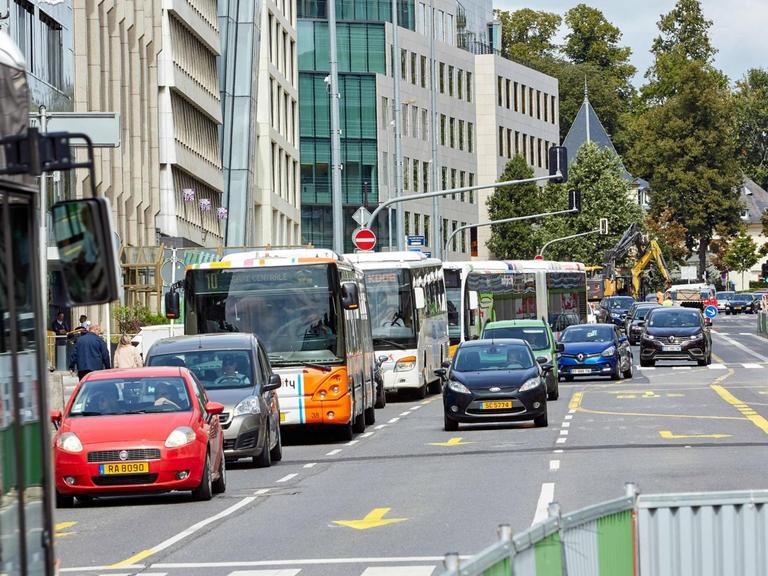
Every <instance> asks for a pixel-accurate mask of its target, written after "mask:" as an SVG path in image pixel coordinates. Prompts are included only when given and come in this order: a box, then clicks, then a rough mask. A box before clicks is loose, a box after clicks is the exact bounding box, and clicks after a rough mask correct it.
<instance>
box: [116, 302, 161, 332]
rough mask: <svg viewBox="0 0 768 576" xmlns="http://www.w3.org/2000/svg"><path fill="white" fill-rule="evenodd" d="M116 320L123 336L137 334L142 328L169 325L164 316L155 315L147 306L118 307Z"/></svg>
mask: <svg viewBox="0 0 768 576" xmlns="http://www.w3.org/2000/svg"><path fill="white" fill-rule="evenodd" d="M115 320H117V325H118V328H119V330H120V333H121V334H136V333H137V332H138V331H139V329H140V328H141V327H142V326H153V325H157V324H167V323H168V319H167V318H166V317H165V316H163V315H162V314H155V313H153V312H152V311H151V310H150V309H149V308H147V307H146V306H118V307H117V311H116V312H115Z"/></svg>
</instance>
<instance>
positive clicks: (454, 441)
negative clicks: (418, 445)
mask: <svg viewBox="0 0 768 576" xmlns="http://www.w3.org/2000/svg"><path fill="white" fill-rule="evenodd" d="M463 444H474V442H462V441H461V438H460V437H459V438H451V439H450V440H448V441H447V442H430V443H429V445H430V446H461V445H463Z"/></svg>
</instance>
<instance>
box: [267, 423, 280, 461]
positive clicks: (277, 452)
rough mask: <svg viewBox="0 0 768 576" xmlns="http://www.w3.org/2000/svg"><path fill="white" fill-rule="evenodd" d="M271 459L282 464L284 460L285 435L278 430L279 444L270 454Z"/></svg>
mask: <svg viewBox="0 0 768 576" xmlns="http://www.w3.org/2000/svg"><path fill="white" fill-rule="evenodd" d="M269 458H270V460H272V462H280V460H282V459H283V434H282V433H281V432H280V429H279V428H278V429H277V443H276V444H275V447H274V448H272V450H270V452H269Z"/></svg>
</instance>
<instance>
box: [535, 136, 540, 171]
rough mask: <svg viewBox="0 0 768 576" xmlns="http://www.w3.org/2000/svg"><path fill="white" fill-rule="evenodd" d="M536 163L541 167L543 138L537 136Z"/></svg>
mask: <svg viewBox="0 0 768 576" xmlns="http://www.w3.org/2000/svg"><path fill="white" fill-rule="evenodd" d="M536 165H537V166H538V167H539V168H541V138H536Z"/></svg>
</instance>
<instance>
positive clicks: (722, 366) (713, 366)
mask: <svg viewBox="0 0 768 576" xmlns="http://www.w3.org/2000/svg"><path fill="white" fill-rule="evenodd" d="M707 368H709V369H710V370H727V369H728V367H727V366H726V365H725V364H718V363H717V362H715V363H713V364H710V365H709V366H707Z"/></svg>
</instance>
